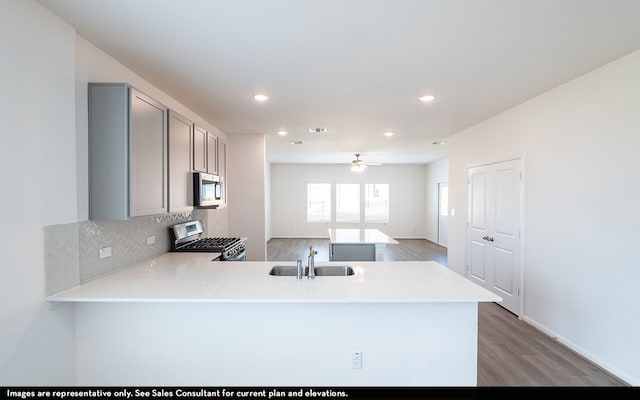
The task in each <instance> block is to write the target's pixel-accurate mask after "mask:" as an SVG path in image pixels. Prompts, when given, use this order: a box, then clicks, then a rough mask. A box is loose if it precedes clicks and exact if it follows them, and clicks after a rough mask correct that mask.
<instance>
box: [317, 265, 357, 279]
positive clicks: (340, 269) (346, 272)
mask: <svg viewBox="0 0 640 400" xmlns="http://www.w3.org/2000/svg"><path fill="white" fill-rule="evenodd" d="M353 274H355V271H354V270H353V268H351V267H350V266H348V265H327V266H321V267H316V276H350V275H353Z"/></svg>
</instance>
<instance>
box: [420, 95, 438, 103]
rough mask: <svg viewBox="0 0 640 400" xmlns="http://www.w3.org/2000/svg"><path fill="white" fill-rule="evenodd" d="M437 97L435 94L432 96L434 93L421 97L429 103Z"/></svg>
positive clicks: (421, 99)
mask: <svg viewBox="0 0 640 400" xmlns="http://www.w3.org/2000/svg"><path fill="white" fill-rule="evenodd" d="M435 98H436V97H435V96H432V95H430V94H428V95H425V96H422V97H420V101H422V102H425V103H428V102H430V101H433V99H435Z"/></svg>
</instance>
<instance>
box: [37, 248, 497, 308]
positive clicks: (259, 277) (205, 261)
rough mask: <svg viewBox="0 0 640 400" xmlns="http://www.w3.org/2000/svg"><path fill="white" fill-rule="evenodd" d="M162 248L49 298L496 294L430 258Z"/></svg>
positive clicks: (477, 297)
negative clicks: (260, 256)
mask: <svg viewBox="0 0 640 400" xmlns="http://www.w3.org/2000/svg"><path fill="white" fill-rule="evenodd" d="M211 258H212V256H211V255H210V254H207V253H166V254H164V255H162V256H159V257H156V258H154V259H151V260H148V261H145V262H141V263H138V264H135V265H133V266H131V267H128V268H125V269H122V270H119V271H116V272H113V273H111V274H108V275H105V276H103V277H100V278H97V279H95V280H92V281H89V282H86V283H84V284H82V285H80V286H77V287H74V288H72V289H69V290H66V291H64V292H61V293H58V294H55V295H53V296H50V297H49V301H53V302H201V303H206V302H214V303H215V302H218V303H248V302H256V303H300V302H309V303H313V302H317V303H375V302H384V303H394V302H400V303H402V302H413V303H416V302H491V301H500V300H501V299H500V297H498V296H496V295H494V294H493V293H491V292H489V291H487V290H485V289H484V288H482V287H480V286H478V285H476V284H475V283H473V282H471V281H469V280H468V279H466V278H464V277H462V276H460V275H458V274H457V273H455V272H453V271H451V270H449V269H448V268H446V267H444V266H442V265H440V264H438V263H436V262H434V261H404V262H380V261H376V262H359V261H358V262H355V261H353V262H334V263H329V262H317V263H316V266H319V265H332V264H334V265H345V264H346V265H350V266H351V267H352V268H353V269H354V270H355V272H356V273H355V275H353V276H333V277H330V276H320V277H316V278H315V279H307V278H303V279H302V280H298V279H296V277H295V276H271V275H269V270H270V269H271V267H272V266H274V265H295V263H293V262H225V261H210V260H211Z"/></svg>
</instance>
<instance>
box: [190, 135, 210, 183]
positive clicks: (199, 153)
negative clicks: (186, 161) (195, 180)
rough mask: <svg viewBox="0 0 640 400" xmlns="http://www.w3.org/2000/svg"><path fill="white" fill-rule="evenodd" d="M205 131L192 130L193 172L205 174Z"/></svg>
mask: <svg viewBox="0 0 640 400" xmlns="http://www.w3.org/2000/svg"><path fill="white" fill-rule="evenodd" d="M207 134H208V133H207V130H206V129H204V128H201V127H199V126H198V125H196V126H195V128H194V133H193V170H194V171H198V172H207Z"/></svg>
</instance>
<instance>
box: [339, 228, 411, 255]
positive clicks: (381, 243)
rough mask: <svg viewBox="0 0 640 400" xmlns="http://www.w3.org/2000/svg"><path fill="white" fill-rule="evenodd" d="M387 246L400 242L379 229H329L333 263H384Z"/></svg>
mask: <svg viewBox="0 0 640 400" xmlns="http://www.w3.org/2000/svg"><path fill="white" fill-rule="evenodd" d="M387 244H398V242H397V241H396V240H394V239H392V238H391V237H389V236H387V235H386V234H384V233H382V232H380V231H379V230H377V229H329V246H330V249H329V259H330V260H331V261H383V260H384V255H383V254H384V253H383V251H384V247H385V246H386V245H387Z"/></svg>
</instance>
